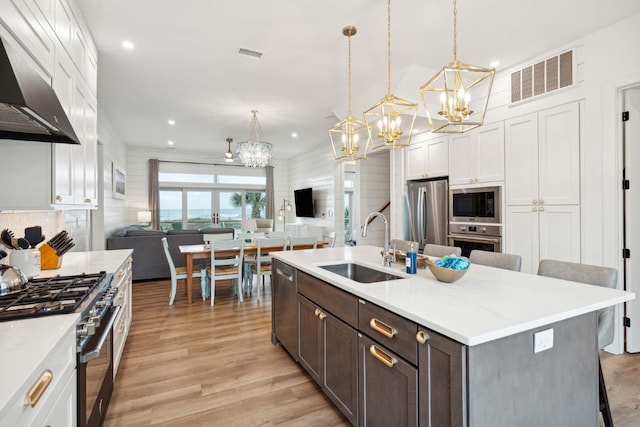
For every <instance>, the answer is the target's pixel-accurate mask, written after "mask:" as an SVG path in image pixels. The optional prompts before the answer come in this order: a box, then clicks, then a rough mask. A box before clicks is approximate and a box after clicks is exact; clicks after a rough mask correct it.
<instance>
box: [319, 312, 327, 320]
mask: <svg viewBox="0 0 640 427" xmlns="http://www.w3.org/2000/svg"><path fill="white" fill-rule="evenodd" d="M318 317H319V318H320V320H324V319H326V318H327V315H326V314H324V313H323V312H320V314H319V315H318Z"/></svg>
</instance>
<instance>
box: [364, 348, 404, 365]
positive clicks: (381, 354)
mask: <svg viewBox="0 0 640 427" xmlns="http://www.w3.org/2000/svg"><path fill="white" fill-rule="evenodd" d="M369 353H371V355H372V356H373V357H375V358H376V359H378V360H379V361H381V362H382V363H384V364H385V365H387V366H388V367H389V368H393V365H395V364H396V363H398V359H396V358H395V357H393V356H392V355H390V354H388V353H387V352H386V351H384V350H382V349H379V348H378V347H376V346H375V345H372V346H371V347H369Z"/></svg>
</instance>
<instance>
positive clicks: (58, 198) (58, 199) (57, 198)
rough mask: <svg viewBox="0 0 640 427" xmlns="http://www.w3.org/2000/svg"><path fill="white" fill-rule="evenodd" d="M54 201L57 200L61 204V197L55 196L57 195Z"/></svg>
mask: <svg viewBox="0 0 640 427" xmlns="http://www.w3.org/2000/svg"><path fill="white" fill-rule="evenodd" d="M56 200H57V201H58V202H61V201H62V196H61V195H59V194H57V195H56Z"/></svg>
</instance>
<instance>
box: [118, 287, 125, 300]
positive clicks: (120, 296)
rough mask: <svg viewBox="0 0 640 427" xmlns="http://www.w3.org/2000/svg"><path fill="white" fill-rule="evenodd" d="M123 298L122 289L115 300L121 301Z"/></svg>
mask: <svg viewBox="0 0 640 427" xmlns="http://www.w3.org/2000/svg"><path fill="white" fill-rule="evenodd" d="M122 298H124V289H122V290H120V292H118V298H117V299H119V300H120V299H122Z"/></svg>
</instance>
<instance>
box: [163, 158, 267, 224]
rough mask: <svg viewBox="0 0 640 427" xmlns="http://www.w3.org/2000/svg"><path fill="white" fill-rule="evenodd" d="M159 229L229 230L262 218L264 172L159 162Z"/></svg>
mask: <svg viewBox="0 0 640 427" xmlns="http://www.w3.org/2000/svg"><path fill="white" fill-rule="evenodd" d="M158 179H159V184H160V194H159V204H160V226H161V229H163V230H175V229H183V228H184V229H194V230H195V229H202V228H209V227H216V226H220V227H231V228H234V229H236V230H238V231H240V230H241V229H242V220H243V219H247V218H265V215H266V191H265V186H266V181H267V178H266V175H265V171H264V169H247V168H240V167H237V166H217V165H216V166H214V165H202V164H189V163H168V162H164V163H162V162H161V163H160V172H159V174H158Z"/></svg>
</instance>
